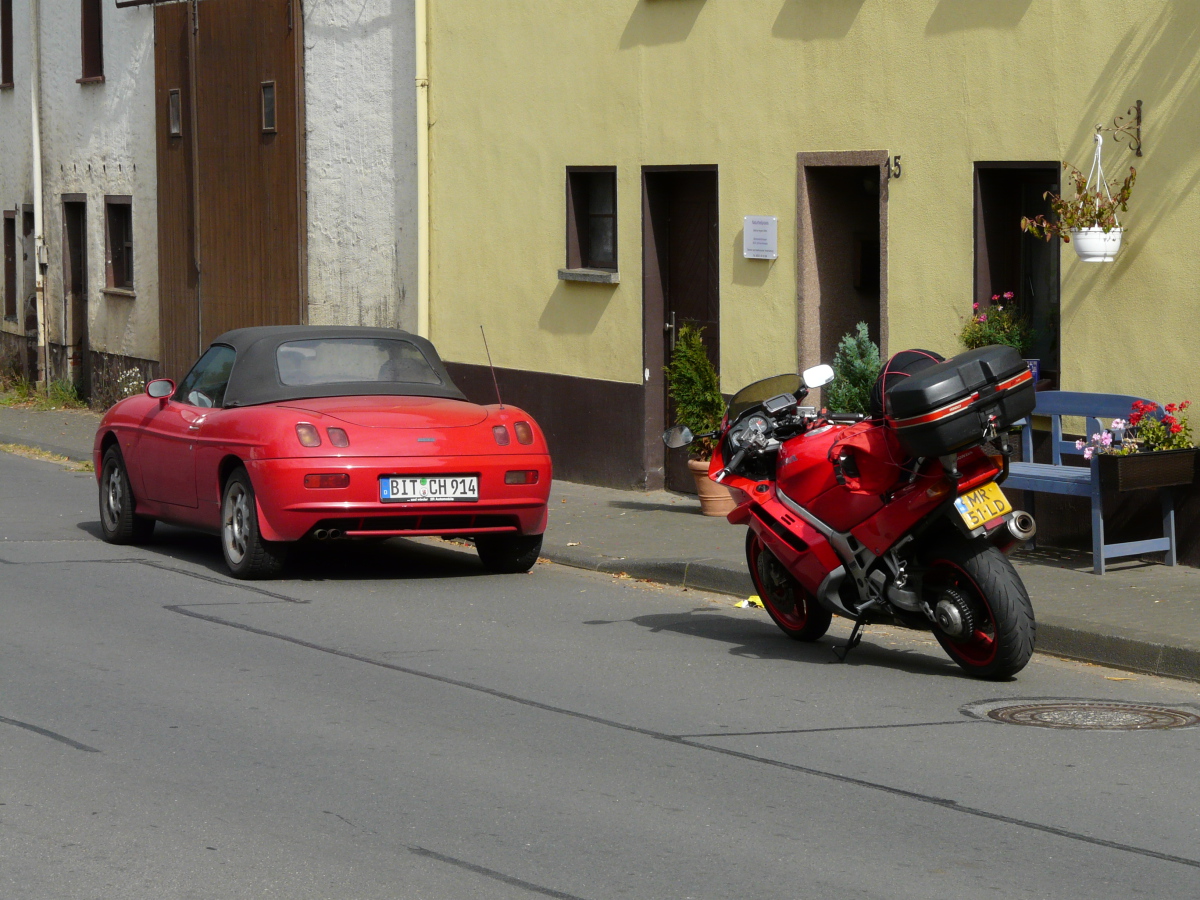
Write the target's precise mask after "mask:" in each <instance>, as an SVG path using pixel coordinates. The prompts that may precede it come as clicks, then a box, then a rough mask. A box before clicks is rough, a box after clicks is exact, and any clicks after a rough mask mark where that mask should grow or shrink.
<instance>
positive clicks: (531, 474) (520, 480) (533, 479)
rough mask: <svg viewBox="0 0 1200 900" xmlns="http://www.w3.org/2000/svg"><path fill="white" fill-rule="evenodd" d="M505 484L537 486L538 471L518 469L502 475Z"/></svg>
mask: <svg viewBox="0 0 1200 900" xmlns="http://www.w3.org/2000/svg"><path fill="white" fill-rule="evenodd" d="M504 483H505V484H537V483H538V471H537V469H519V470H516V471H513V472H505V473H504Z"/></svg>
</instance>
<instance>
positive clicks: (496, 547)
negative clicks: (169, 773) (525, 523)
mask: <svg viewBox="0 0 1200 900" xmlns="http://www.w3.org/2000/svg"><path fill="white" fill-rule="evenodd" d="M475 552H477V553H478V554H479V561H480V562H482V563H483V567H484V568H485V569H487V570H488V571H490V572H501V573H504V574H508V575H512V574H516V573H518V572H528V571H529V570H530V569H532V568H533V564H534V563H535V562H537V560H538V556H539V555H540V554H541V552H542V536H541V535H540V534H531V535H523V534H486V535H483V534H481V535H480V536H479V537H477V538H475Z"/></svg>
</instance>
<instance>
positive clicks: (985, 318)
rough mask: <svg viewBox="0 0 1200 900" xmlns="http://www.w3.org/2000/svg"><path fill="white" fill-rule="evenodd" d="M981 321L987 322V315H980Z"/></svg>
mask: <svg viewBox="0 0 1200 900" xmlns="http://www.w3.org/2000/svg"><path fill="white" fill-rule="evenodd" d="M979 321H980V322H986V321H987V316H980V317H979Z"/></svg>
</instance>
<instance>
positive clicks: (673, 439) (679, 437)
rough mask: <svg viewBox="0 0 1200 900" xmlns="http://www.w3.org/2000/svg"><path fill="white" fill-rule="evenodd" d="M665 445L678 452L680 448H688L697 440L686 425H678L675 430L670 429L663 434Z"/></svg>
mask: <svg viewBox="0 0 1200 900" xmlns="http://www.w3.org/2000/svg"><path fill="white" fill-rule="evenodd" d="M662 439H663V443H664V444H666V445H667V446H668V447H670V448H671V449H672V450H678V449H679V448H680V447H686V446H687V445H688V444H690V443H691V442H692V441H694V440H695V439H696V438H695V436H694V435H693V434H692V429H690V428H688V427H687V426H686V425H676V426H675V427H674V428H668V429H667V430H666V431H664V432H663V438H662Z"/></svg>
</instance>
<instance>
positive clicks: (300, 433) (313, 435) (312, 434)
mask: <svg viewBox="0 0 1200 900" xmlns="http://www.w3.org/2000/svg"><path fill="white" fill-rule="evenodd" d="M296 437H298V438H299V439H300V443H301V444H303V445H304V446H305V447H320V446H321V433H320V432H319V431H317V429H316V427H315V426H313V425H309V424H308V423H307V422H301V423H300V424H299V425H297V426H296Z"/></svg>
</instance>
